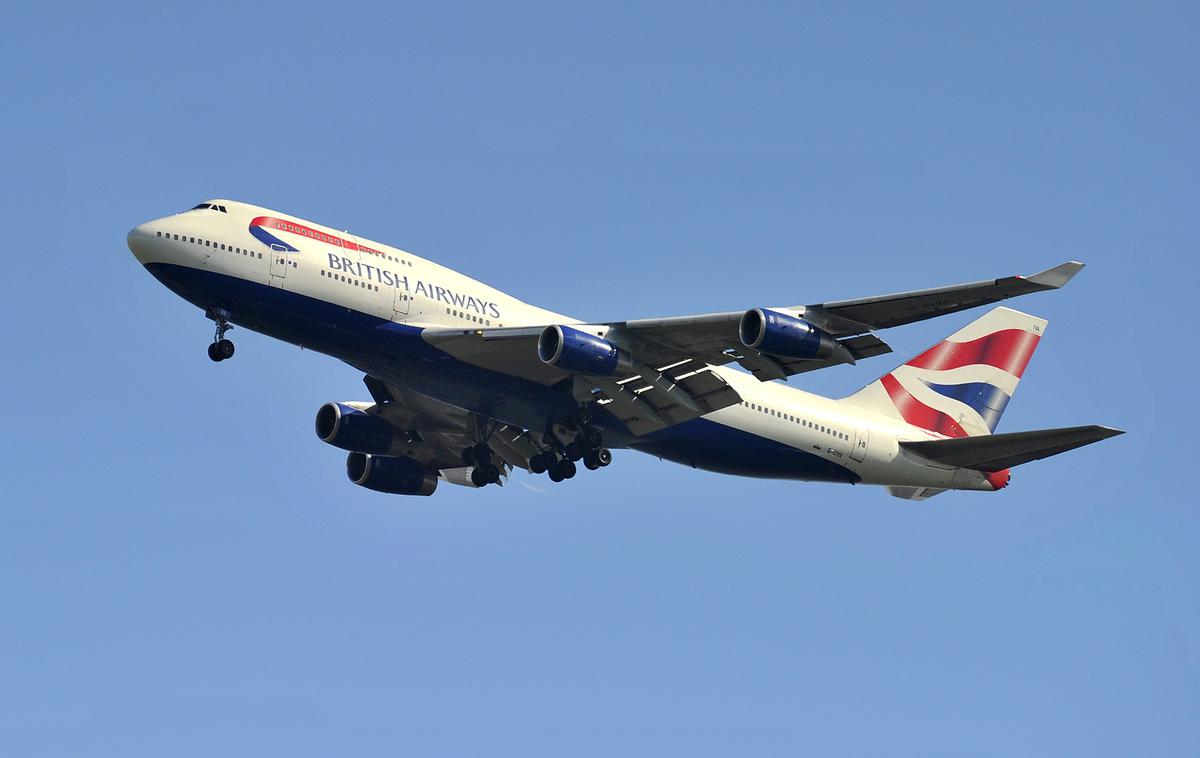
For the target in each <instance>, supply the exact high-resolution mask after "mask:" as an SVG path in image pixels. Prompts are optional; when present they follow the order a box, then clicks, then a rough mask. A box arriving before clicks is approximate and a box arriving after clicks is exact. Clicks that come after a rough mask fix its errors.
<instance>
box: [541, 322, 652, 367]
mask: <svg viewBox="0 0 1200 758" xmlns="http://www.w3.org/2000/svg"><path fill="white" fill-rule="evenodd" d="M538 358H541V360H542V363H545V364H547V365H550V366H554V367H555V368H560V369H562V370H563V371H570V372H571V373H574V374H586V375H588V376H612V375H613V374H616V373H631V372H630V370H629V368H630V360H629V355H628V354H627V353H626V352H625V351H624V350H621V349H620V348H619V347H617V346H616V345H614V344H613V343H611V342H609V341H608V340H606V339H604V338H603V337H597V336H596V335H594V334H588V333H587V332H584V331H580V330H579V329H574V328H572V327H569V326H548V327H546V328H545V329H543V330H542V334H541V336H540V337H538Z"/></svg>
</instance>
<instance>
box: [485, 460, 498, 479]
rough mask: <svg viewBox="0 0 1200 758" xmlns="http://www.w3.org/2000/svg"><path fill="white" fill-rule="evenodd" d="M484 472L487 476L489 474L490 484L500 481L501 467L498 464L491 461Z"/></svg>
mask: <svg viewBox="0 0 1200 758" xmlns="http://www.w3.org/2000/svg"><path fill="white" fill-rule="evenodd" d="M483 473H484V475H485V476H487V480H488V483H489V484H499V483H500V468H499V467H498V466H495V465H493V464H491V463H489V464H488V465H486V466H484V467H483Z"/></svg>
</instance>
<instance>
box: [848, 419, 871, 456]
mask: <svg viewBox="0 0 1200 758" xmlns="http://www.w3.org/2000/svg"><path fill="white" fill-rule="evenodd" d="M870 445H871V430H870V429H868V428H866V427H865V426H860V427H858V428H857V429H856V430H855V433H854V447H852V448H850V457H851V458H853V459H854V460H856V461H858V462H859V463H862V462H863V461H865V460H866V459H867V448H869V447H870Z"/></svg>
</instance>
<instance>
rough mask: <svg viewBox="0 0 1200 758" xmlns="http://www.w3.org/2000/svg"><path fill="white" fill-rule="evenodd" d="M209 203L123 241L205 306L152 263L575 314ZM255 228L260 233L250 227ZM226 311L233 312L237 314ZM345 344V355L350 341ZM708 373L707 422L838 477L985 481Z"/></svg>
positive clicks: (355, 300) (353, 302) (294, 286)
mask: <svg viewBox="0 0 1200 758" xmlns="http://www.w3.org/2000/svg"><path fill="white" fill-rule="evenodd" d="M211 205H213V206H214V207H217V208H219V209H217V210H213V209H200V210H192V211H188V212H185V213H180V214H177V215H173V216H168V217H165V218H161V219H157V220H155V221H151V222H148V223H146V224H143V225H141V226H139V227H137V228H136V229H134V230H133V231H132V232H131V233H130V238H129V242H130V247H131V249H132V250H133V251H134V253H135V255H136V257H137V258H138V260H139V261H140V262H141V263H143V264H144V265H146V266H147V267H148V268H150V269H151V271H154V272H155V273H156V276H159V278H160V279H162V280H163V281H164V283H167V284H168V286H172V288H173V289H176V291H177V292H179V293H180V294H181V295H183V296H185V297H188V299H190V300H193V302H196V304H197V305H201V306H202V307H207V306H206V304H205V303H202V302H199V299H200V298H193V297H190V296H189V292H188V291H186V287H183V286H181V287H179V288H177V287H175V286H173V285H172V284H171V283H170V282H168V277H166V276H162V275H160V274H159V271H161V270H162V268H163V267H173V268H178V269H187V270H191V271H194V272H202V273H205V272H206V273H208V274H212V275H215V276H214V277H211V279H212V280H213V281H218V280H219V281H228V282H231V283H236V282H244V283H246V284H251V285H257V286H259V287H267V288H277V289H280V290H285V291H287V292H290V293H295V294H297V295H302V296H304V300H303V302H306V303H307V302H319V303H324V304H332V305H335V306H339V307H340V308H344V309H347V311H353V312H356V313H359V314H366V316H369V317H373V318H376V319H379V320H383V321H388V322H393V323H396V324H404V325H407V326H409V327H413V328H414V329H416V330H422V329H430V328H447V327H450V328H463V329H487V328H498V327H520V326H543V325H546V324H578V323H581V322H579V321H578V320H576V319H572V318H569V317H566V316H563V315H561V314H558V313H554V312H551V311H548V310H545V309H542V308H538V307H536V306H533V305H530V304H528V303H525V302H523V301H521V300H519V299H517V298H515V297H512V296H511V295H508V294H506V293H504V292H501V291H499V290H496V289H494V288H492V287H489V286H488V285H486V284H483V283H482V282H479V281H477V280H475V279H472V278H470V277H468V276H465V275H463V274H461V273H458V272H457V271H453V270H451V269H448V268H446V267H444V266H441V265H438V264H437V263H434V262H433V261H430V260H427V259H425V258H421V257H419V256H416V255H413V254H411V253H408V252H405V251H403V250H399V249H396V248H394V247H391V246H388V245H384V244H382V243H378V242H374V241H371V240H366V239H361V238H358V237H356V236H355V235H352V234H350V233H348V232H345V231H338V230H335V229H331V228H329V227H325V226H322V225H320V224H316V223H313V222H310V221H305V220H302V219H298V218H295V217H292V216H289V215H287V214H282V213H278V212H275V211H271V210H268V209H265V208H259V207H256V206H252V205H247V204H244V203H239V202H235V201H228V200H214V201H212V203H211ZM221 209H223V210H221ZM259 219H268V220H267V221H263V222H262V224H261V225H260V226H257V227H255V226H254V222H255V220H259ZM254 229H259V230H261V231H260V232H258V233H252V230H254ZM248 230H251V231H248ZM281 232H285V233H286V234H282V233H281ZM296 234H302V235H303V236H306V237H308V238H309V239H308V240H306V244H302V245H296V246H294V247H293V246H292V245H291V244H290V243H288V242H286V241H283V242H282V244H281V245H280V244H274V243H271V242H270V241H269V240H270V239H273V238H274V239H279V240H281V241H282V240H285V239H291V240H294V239H295V236H294V235H296ZM259 235H262V236H259ZM284 247H287V248H290V249H287V250H285V249H282V248H284ZM206 281H207V279H206ZM246 292H247V293H249V292H251V290H246ZM240 293H241V290H238V292H237V293H231V294H230V298H236V297H239V296H243V295H241V294H240ZM244 296H245V297H249V298H253V297H254V296H253V295H252V294H247V295H244ZM234 320H235V321H236V320H238V319H237V318H236V316H235V318H234ZM269 321H270V318H269V316H268V317H262V316H259V317H257V318H256V319H254V320H252V321H251V322H249V323H245V325H246V326H248V327H249V328H252V329H256V330H259V331H264V332H265V333H268V334H273V336H280V337H281V338H285V339H288V340H289V341H293V342H296V343H298V344H302V345H305V346H306V347H314V348H315V349H318V350H323V351H324V352H330V353H333V354H335V355H338V357H342V358H345V359H347V360H348V361H349V360H351V359H350V358H348V357H347V356H346V355H342V354H341V351H338V350H333V349H330V348H329V347H328V345H327V344H326V342H327V338H325V339H314V341H313V342H311V343H310V342H308V341H307V339H306V338H305V336H304V335H303V333H302V332H301V331H299V330H300V327H298V326H295V325H291V326H289V330H288V332H287V333H286V334H283V333H281V332H279V331H278V330H273V329H272V328H271V324H270V323H269ZM347 337H349V335H347ZM359 338H360V339H361V337H359ZM349 352H351V353H353V349H352V346H351V349H350V350H349ZM714 370H715V371H717V372H718V373H719V374H720V376H721V377H722V378H724V379H725V381H727V382H728V383H729V384H730V385H732V386H733V388H734V389H736V390H737V392H738V393H739V394H740V395H741V397H742V398H743V402H742V403H740V404H738V405H733V406H730V407H728V408H725V409H723V410H720V411H717V412H715V413H711V414H708V415H706V416H704V417H703V418H704V420H705V421H708V422H712V423H714V424H718V425H720V426H721V427H725V428H726V429H728V430H734V431H736V432H741V433H744V434H745V435H749V436H752V437H753V438H756V439H758V440H763V441H768V442H772V443H778V444H779V445H781V446H785V447H786V448H789V449H793V450H796V451H802V452H804V453H806V454H807V455H808V456H811V457H813V458H814V460H820V461H824V462H825V463H827V464H828V465H829V466H830V467H832V468H836V469H841V470H845V471H847V472H849V475H848V476H847V477H845V478H844V479H841V480H844V481H860V482H862V483H871V484H885V485H891V486H893V487H897V488H915V489H918V490H919V489H922V488H925V489H929V490H940V489H974V490H985V491H990V490H992V489H994V487H993V486H992V485H991V484H989V482H988V481H987V479H986V477H985V476H984V475H982V474H980V473H979V472H977V471H972V470H966V469H955V468H948V467H940V466H937V465H933V464H931V463H930V462H928V461H926V460H924V459H922V458H920V457H919V456H916V455H913V454H911V453H908V452H907V451H905V450H904V449H903V448H901V447H900V445H899V443H900V442H901V441H904V440H928V439H939V438H940V435H937V434H935V433H933V432H929V431H926V430H924V429H920V428H918V427H915V426H912V425H909V424H906V423H904V422H902V421H897V420H896V419H893V418H890V417H888V416H885V415H882V414H878V413H874V412H871V411H869V410H865V409H862V408H857V407H854V406H851V405H848V404H846V403H844V402H842V401H839V400H835V399H830V398H825V397H821V396H818V395H814V394H811V393H808V392H804V391H803V390H800V389H797V388H795V387H792V386H789V385H787V384H784V383H781V382H760V381H759V380H758V379H756V378H754V377H753V376H751V375H749V374H747V373H745V372H743V371H740V370H737V369H733V368H729V367H716V368H715V369H714ZM417 390H418V391H421V392H426V393H429V392H430V387H429V386H428V385H425V386H422V387H419V388H417ZM447 400H450V398H447ZM722 439H748V438H742V437H737V438H731V437H730V438H722ZM727 444H733V445H735V446H736V445H738V444H741V443H738V442H733V443H727ZM627 446H628V447H632V448H635V449H642V450H645V451H646V452H651V453H654V454H657V455H661V456H662V457H667V458H670V459H672V460H677V461H680V462H683V463H690V464H692V465H695V466H697V467H702V468H712V469H715V470H729V471H730V472H731V473H744V474H750V475H754V472H753V471H749V470H746V471H743V470H741V469H740V468H734V467H731V468H729V469H725V468H723V467H722V466H721V465H720V464H711V463H710V461H712V460H716V459H719V457H720V455H721V454H722V453H725V454H727V455H730V456H736V454H737V451H734V450H726V451H720V450H718V451H711V450H705V451H702V452H701V453H698V454H697V453H693V452H689V451H688V447H689V446H688V445H687V444H685V443H684V442H683V441H682V440H680V439H672V440H666V439H664V440H662V441H661V442H655V443H654V444H641V442H640V441H639V440H637V439H634V440H631V441H630V443H629V444H628V445H627ZM714 456H715V457H714ZM758 475H762V476H770V477H779V478H796V479H829V478H830V477H828V476H825V475H812V474H810V473H809V472H807V471H806V470H804V469H803V468H801V470H797V471H795V472H792V473H789V472H787V471H783V470H770V471H764V472H763V473H761V474H758ZM834 480H838V479H837V478H836V477H835V478H834Z"/></svg>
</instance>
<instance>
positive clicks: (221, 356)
mask: <svg viewBox="0 0 1200 758" xmlns="http://www.w3.org/2000/svg"><path fill="white" fill-rule="evenodd" d="M206 315H207V316H208V317H209V318H210V319H212V320H213V321H215V322H216V324H217V331H216V334H214V335H213V341H212V344H210V345H209V346H208V357H209V358H210V359H211V360H212V361H213V362H214V363H220V362H221V361H224V360H228V359H230V358H232V357H233V343H232V342H231V341H229V340H227V339H225V332H227V331H229V330H230V329H232V328H233V324H231V323H229V313H228V312H226V311H225V309H224V308H213V309H211V310H209V311H208V313H207V314H206Z"/></svg>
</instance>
